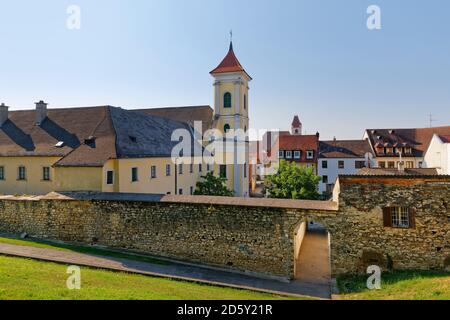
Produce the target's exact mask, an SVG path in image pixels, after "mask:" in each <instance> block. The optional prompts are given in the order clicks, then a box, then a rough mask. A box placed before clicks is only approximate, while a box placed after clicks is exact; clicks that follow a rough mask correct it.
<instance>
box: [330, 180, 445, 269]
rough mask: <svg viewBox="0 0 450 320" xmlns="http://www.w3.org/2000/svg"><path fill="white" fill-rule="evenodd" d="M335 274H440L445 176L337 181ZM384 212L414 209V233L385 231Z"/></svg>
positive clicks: (392, 229)
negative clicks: (373, 268) (371, 270)
mask: <svg viewBox="0 0 450 320" xmlns="http://www.w3.org/2000/svg"><path fill="white" fill-rule="evenodd" d="M339 184H340V186H339V187H340V193H339V216H340V217H341V221H340V222H339V230H338V232H336V233H335V234H333V235H332V239H331V241H332V242H333V243H334V247H335V252H334V253H333V259H334V261H333V264H334V265H335V269H334V272H335V273H343V272H358V271H359V272H362V271H364V269H365V267H366V266H367V265H371V264H374V265H379V266H381V267H383V268H384V269H390V268H392V269H431V268H435V269H444V268H445V267H448V262H447V263H446V262H445V261H446V259H447V260H448V259H449V257H450V178H449V177H444V176H442V177H423V178H420V177H389V176H386V177H361V176H359V177H358V176H353V177H341V178H340V183H339ZM384 207H409V208H411V209H414V210H415V228H410V229H396V228H391V227H384V224H383V208H384Z"/></svg>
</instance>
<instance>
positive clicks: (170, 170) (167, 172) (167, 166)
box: [166, 164, 172, 177]
mask: <svg viewBox="0 0 450 320" xmlns="http://www.w3.org/2000/svg"><path fill="white" fill-rule="evenodd" d="M171 175H172V166H171V165H170V164H166V177H170V176H171Z"/></svg>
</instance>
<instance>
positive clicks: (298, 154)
mask: <svg viewBox="0 0 450 320" xmlns="http://www.w3.org/2000/svg"><path fill="white" fill-rule="evenodd" d="M301 155H302V154H301V152H300V151H294V159H300V157H301Z"/></svg>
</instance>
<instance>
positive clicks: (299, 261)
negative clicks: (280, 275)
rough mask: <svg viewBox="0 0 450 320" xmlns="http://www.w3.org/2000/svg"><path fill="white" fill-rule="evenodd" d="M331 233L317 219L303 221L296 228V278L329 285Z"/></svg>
mask: <svg viewBox="0 0 450 320" xmlns="http://www.w3.org/2000/svg"><path fill="white" fill-rule="evenodd" d="M330 242H331V235H330V233H329V232H328V230H327V229H326V227H325V226H324V225H323V224H321V223H320V222H318V221H315V220H312V219H310V220H305V221H302V222H301V223H300V224H299V225H298V226H297V228H296V229H295V245H294V274H295V280H299V281H303V282H308V283H317V284H325V285H329V283H330V281H331V261H330Z"/></svg>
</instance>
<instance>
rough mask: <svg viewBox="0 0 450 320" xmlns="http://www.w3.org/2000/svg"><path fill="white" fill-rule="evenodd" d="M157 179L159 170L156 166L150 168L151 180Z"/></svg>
mask: <svg viewBox="0 0 450 320" xmlns="http://www.w3.org/2000/svg"><path fill="white" fill-rule="evenodd" d="M156 178H157V168H156V166H151V167H150V179H156Z"/></svg>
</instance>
